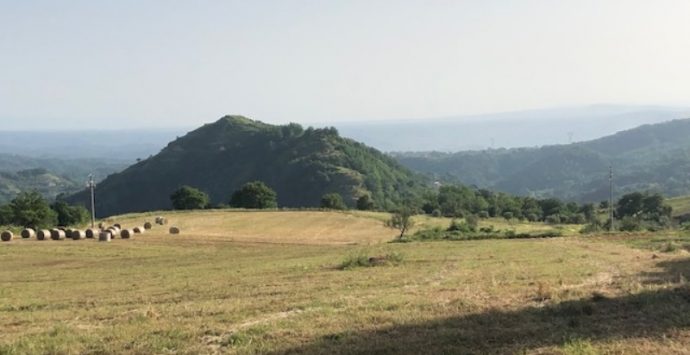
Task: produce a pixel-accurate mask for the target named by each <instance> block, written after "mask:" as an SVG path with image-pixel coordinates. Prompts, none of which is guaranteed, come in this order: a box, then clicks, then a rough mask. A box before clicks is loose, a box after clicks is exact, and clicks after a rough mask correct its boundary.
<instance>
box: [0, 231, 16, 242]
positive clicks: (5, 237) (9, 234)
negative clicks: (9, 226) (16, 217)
mask: <svg viewBox="0 0 690 355" xmlns="http://www.w3.org/2000/svg"><path fill="white" fill-rule="evenodd" d="M12 238H14V234H13V233H12V232H10V231H4V232H2V234H0V239H2V241H3V242H9V241H10V240H12Z"/></svg>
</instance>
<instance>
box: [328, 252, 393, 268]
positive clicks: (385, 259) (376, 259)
mask: <svg viewBox="0 0 690 355" xmlns="http://www.w3.org/2000/svg"><path fill="white" fill-rule="evenodd" d="M404 259H405V257H404V256H403V254H401V253H399V252H396V251H393V252H390V253H387V254H385V255H379V256H368V255H367V254H366V253H364V252H360V253H357V254H352V255H348V256H347V257H346V258H345V260H343V261H342V262H341V263H340V265H339V266H338V268H339V269H341V270H350V269H354V268H357V267H373V266H385V265H398V264H400V263H402V262H403V260H404Z"/></svg>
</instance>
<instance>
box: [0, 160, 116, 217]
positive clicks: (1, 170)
mask: <svg viewBox="0 0 690 355" xmlns="http://www.w3.org/2000/svg"><path fill="white" fill-rule="evenodd" d="M125 167H126V163H125V162H124V161H122V160H118V159H57V158H35V157H28V156H22V155H12V154H2V153H0V205H1V204H4V203H7V202H9V201H10V200H12V199H13V198H15V197H16V196H17V194H19V193H20V192H22V191H38V192H40V193H41V194H42V195H43V196H44V197H45V198H47V199H50V200H52V199H54V198H55V197H56V196H58V195H60V194H71V193H75V192H77V191H79V190H81V189H82V188H83V187H84V183H85V182H86V180H87V177H88V175H89V174H94V175H95V178H96V179H97V180H100V179H103V178H105V177H106V176H107V175H109V174H111V173H113V172H116V171H119V170H122V169H123V168H125Z"/></svg>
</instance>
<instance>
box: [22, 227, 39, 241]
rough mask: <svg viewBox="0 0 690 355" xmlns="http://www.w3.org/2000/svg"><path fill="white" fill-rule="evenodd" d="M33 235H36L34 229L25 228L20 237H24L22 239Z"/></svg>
mask: <svg viewBox="0 0 690 355" xmlns="http://www.w3.org/2000/svg"><path fill="white" fill-rule="evenodd" d="M35 236H36V231H34V230H33V229H31V228H25V229H24V230H23V231H22V238H24V239H28V238H33V237H35Z"/></svg>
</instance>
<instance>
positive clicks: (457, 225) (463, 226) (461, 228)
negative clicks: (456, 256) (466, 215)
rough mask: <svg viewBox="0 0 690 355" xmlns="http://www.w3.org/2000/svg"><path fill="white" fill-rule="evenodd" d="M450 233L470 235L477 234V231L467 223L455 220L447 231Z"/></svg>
mask: <svg viewBox="0 0 690 355" xmlns="http://www.w3.org/2000/svg"><path fill="white" fill-rule="evenodd" d="M446 231H448V232H453V231H457V232H460V233H470V232H476V231H477V230H476V229H475V228H474V227H472V226H470V225H469V224H468V223H467V222H465V221H458V220H456V219H454V220H453V221H451V222H450V226H448V229H446Z"/></svg>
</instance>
